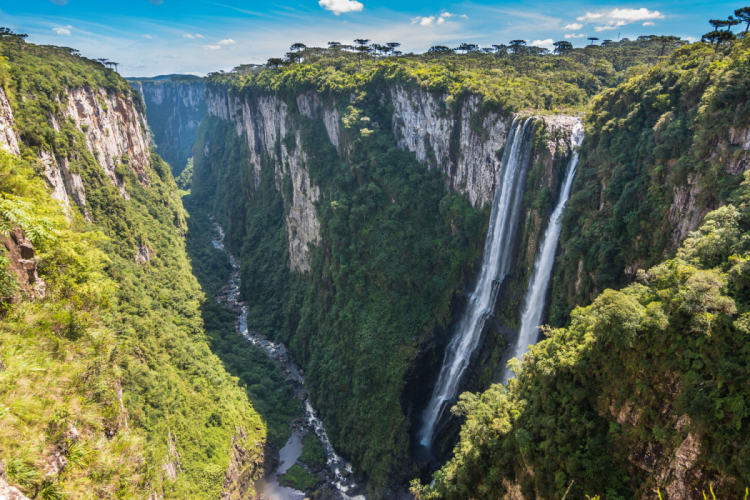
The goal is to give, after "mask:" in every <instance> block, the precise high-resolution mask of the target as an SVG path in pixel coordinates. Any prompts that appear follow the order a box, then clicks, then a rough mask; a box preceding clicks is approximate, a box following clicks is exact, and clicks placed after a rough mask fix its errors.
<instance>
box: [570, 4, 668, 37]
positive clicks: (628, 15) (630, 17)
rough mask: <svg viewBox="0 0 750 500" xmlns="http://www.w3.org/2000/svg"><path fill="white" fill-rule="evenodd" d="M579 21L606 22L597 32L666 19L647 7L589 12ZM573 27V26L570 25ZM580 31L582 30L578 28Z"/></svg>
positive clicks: (596, 29) (597, 28) (579, 18)
mask: <svg viewBox="0 0 750 500" xmlns="http://www.w3.org/2000/svg"><path fill="white" fill-rule="evenodd" d="M577 19H578V20H579V21H584V22H590V21H596V22H599V23H601V22H604V24H603V25H601V26H597V27H595V28H594V30H595V31H606V30H614V29H617V28H619V27H620V26H625V25H626V24H631V23H636V22H640V21H646V22H649V19H664V15H663V14H662V13H661V12H659V11H658V10H648V9H646V8H645V7H641V8H640V9H614V10H612V11H610V12H606V13H592V12H587V13H586V15H585V16H581V17H578V18H577ZM653 25H654V24H653V23H651V24H644V26H653ZM569 26H573V25H569ZM578 29H580V28H578Z"/></svg>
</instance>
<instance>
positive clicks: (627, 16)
mask: <svg viewBox="0 0 750 500" xmlns="http://www.w3.org/2000/svg"><path fill="white" fill-rule="evenodd" d="M607 17H608V18H609V19H616V20H621V21H627V22H629V23H633V22H635V21H643V20H645V19H664V16H663V15H662V14H661V13H660V12H659V11H658V10H654V11H651V10H648V9H644V8H641V9H615V10H613V11H612V12H610V13H609V14H607Z"/></svg>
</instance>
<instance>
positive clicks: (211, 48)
mask: <svg viewBox="0 0 750 500" xmlns="http://www.w3.org/2000/svg"><path fill="white" fill-rule="evenodd" d="M203 50H221V45H204V46H203Z"/></svg>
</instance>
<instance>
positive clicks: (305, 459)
mask: <svg viewBox="0 0 750 500" xmlns="http://www.w3.org/2000/svg"><path fill="white" fill-rule="evenodd" d="M298 460H299V461H300V462H302V463H303V464H305V465H308V466H321V465H325V463H326V453H325V451H323V447H322V446H321V445H320V440H319V439H318V436H316V435H315V433H314V432H308V433H307V434H306V435H305V437H304V439H302V454H301V455H300V456H299V458H298Z"/></svg>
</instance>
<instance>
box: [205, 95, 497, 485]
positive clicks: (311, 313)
mask: <svg viewBox="0 0 750 500" xmlns="http://www.w3.org/2000/svg"><path fill="white" fill-rule="evenodd" d="M373 85H375V83H373ZM367 88H369V87H367V86H364V87H363V88H362V90H366V89H367ZM248 92H251V90H250V89H248ZM368 95H372V96H373V97H371V98H365V99H362V100H360V101H358V102H357V103H356V104H355V105H353V106H352V107H350V108H349V109H348V110H347V113H348V116H347V118H346V123H348V124H349V126H350V131H349V132H348V133H349V134H351V136H352V141H353V143H352V144H353V147H352V153H351V154H350V156H349V157H348V158H347V159H346V161H343V160H342V159H341V158H340V157H339V156H338V154H337V153H336V150H335V148H334V147H333V145H332V144H331V143H330V140H329V139H328V136H327V135H326V132H325V127H324V126H323V123H322V120H321V118H319V117H316V118H314V119H309V118H305V117H303V116H300V115H297V114H295V115H294V118H293V120H294V122H295V124H296V127H298V129H299V130H300V141H301V144H297V146H296V147H301V148H302V149H303V150H304V151H305V153H306V155H307V158H308V162H307V165H306V167H307V170H308V172H309V174H310V177H311V180H312V182H313V183H314V184H315V185H317V186H320V191H321V198H320V200H319V201H318V203H317V209H316V211H317V216H318V218H319V220H320V222H321V237H322V240H323V242H322V243H321V245H320V246H316V247H314V248H313V249H312V250H311V262H310V264H309V265H310V272H309V273H304V274H300V273H297V272H290V270H289V269H288V267H287V263H288V262H289V255H288V243H287V232H286V227H285V218H286V213H287V212H286V211H287V209H288V205H289V203H290V201H291V200H290V199H289V197H288V195H284V191H285V189H283V186H284V184H283V183H284V177H283V175H279V176H278V177H277V176H276V174H275V172H283V171H284V170H282V169H283V167H282V165H284V164H285V161H286V158H283V157H282V156H281V155H282V154H283V152H284V151H289V150H288V149H286V146H284V147H283V148H282V147H281V144H279V145H277V147H276V148H275V152H274V154H273V155H272V156H268V155H265V154H262V155H261V165H259V166H251V165H249V164H248V163H247V160H246V158H247V156H246V150H245V148H246V146H245V145H244V144H243V141H242V140H241V139H240V138H238V137H236V135H235V132H234V128H233V127H232V126H231V125H229V124H227V123H224V122H222V121H219V120H217V119H207V120H205V121H204V123H203V125H202V126H201V131H200V132H199V136H198V142H197V143H196V147H195V149H194V151H195V152H196V157H195V171H196V179H198V182H197V183H196V184H195V185H194V187H193V193H194V196H196V199H198V200H200V201H201V203H204V204H205V205H204V206H209V207H212V208H213V210H214V211H215V213H216V214H217V217H218V218H219V220H221V221H222V223H223V224H225V227H226V229H227V240H228V242H229V245H230V247H231V248H233V249H239V255H241V256H242V287H243V288H242V292H243V296H244V297H245V298H246V300H247V302H248V305H249V307H250V314H249V325H250V327H251V328H253V329H255V330H257V331H260V332H262V333H264V334H266V335H268V336H270V337H272V338H275V339H280V340H283V341H284V342H286V343H287V344H288V345H290V346H291V347H292V348H293V350H294V354H295V356H296V357H297V359H298V360H299V361H300V362H301V363H302V364H303V366H304V367H305V370H306V372H307V384H308V389H309V391H310V393H311V396H312V398H313V401H314V402H315V406H316V408H317V409H318V410H319V412H320V414H321V415H322V417H323V419H324V420H325V422H326V428H327V431H328V434H329V436H330V437H331V439H332V441H333V443H334V445H335V446H336V447H337V449H338V450H339V451H340V452H342V453H343V454H345V455H346V456H348V457H351V458H352V459H353V461H354V463H355V464H358V465H357V467H358V468H359V470H361V471H364V472H366V473H367V474H368V475H369V477H370V479H371V486H372V487H373V488H378V487H380V486H381V485H382V484H383V482H384V481H385V479H386V476H387V474H388V467H389V466H390V464H391V463H392V462H393V461H394V460H396V459H405V458H406V457H407V455H408V449H409V445H408V436H407V434H406V427H405V421H404V416H403V415H402V412H401V407H400V404H399V395H400V391H401V381H402V380H403V377H404V374H405V373H406V370H407V368H408V363H409V360H410V359H411V357H412V356H413V354H414V352H415V348H416V347H417V346H418V345H419V343H420V342H422V341H423V339H425V338H427V337H429V336H430V335H431V334H432V331H433V328H435V327H437V326H439V325H443V326H445V325H446V324H447V323H448V322H449V321H450V319H451V318H450V315H449V313H450V306H451V301H452V300H453V297H454V295H455V294H456V293H457V292H458V291H459V290H461V289H462V288H463V286H464V284H463V276H464V274H465V273H466V272H467V271H469V270H470V269H471V266H472V264H473V262H474V261H475V259H476V258H477V257H478V255H479V253H480V251H481V243H482V240H483V235H484V231H485V230H486V224H487V216H488V214H487V213H486V212H480V211H477V210H475V209H473V208H472V207H471V206H470V204H469V202H468V201H467V200H466V199H465V198H463V197H461V196H457V195H455V194H450V193H447V192H446V190H445V187H444V180H443V178H442V175H441V174H440V172H439V170H437V169H432V170H427V169H426V168H425V167H424V166H421V165H419V163H418V162H417V161H416V160H415V159H414V158H413V156H412V155H410V154H409V153H406V152H404V151H402V150H400V149H398V148H397V147H396V145H395V141H394V139H393V137H392V135H391V132H390V125H389V124H390V119H391V116H390V114H389V113H388V111H387V108H383V107H382V106H380V104H379V102H378V100H377V98H376V97H375V96H376V95H377V94H376V93H375V92H372V93H369V92H368ZM294 107H295V108H296V105H295V106H294ZM289 141H290V138H289V137H288V138H287V139H286V140H285V142H289ZM206 145H207V146H208V148H209V150H210V154H209V157H207V158H206V157H205V156H204V155H203V151H204V148H205V147H206ZM290 145H291V144H290ZM199 152H200V153H199ZM253 167H260V174H259V185H258V187H257V189H256V188H255V180H254V174H253ZM279 177H281V184H282V186H281V187H282V189H281V192H280V191H279V190H278V189H277V187H276V180H275V179H279ZM285 196H286V199H285Z"/></svg>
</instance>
